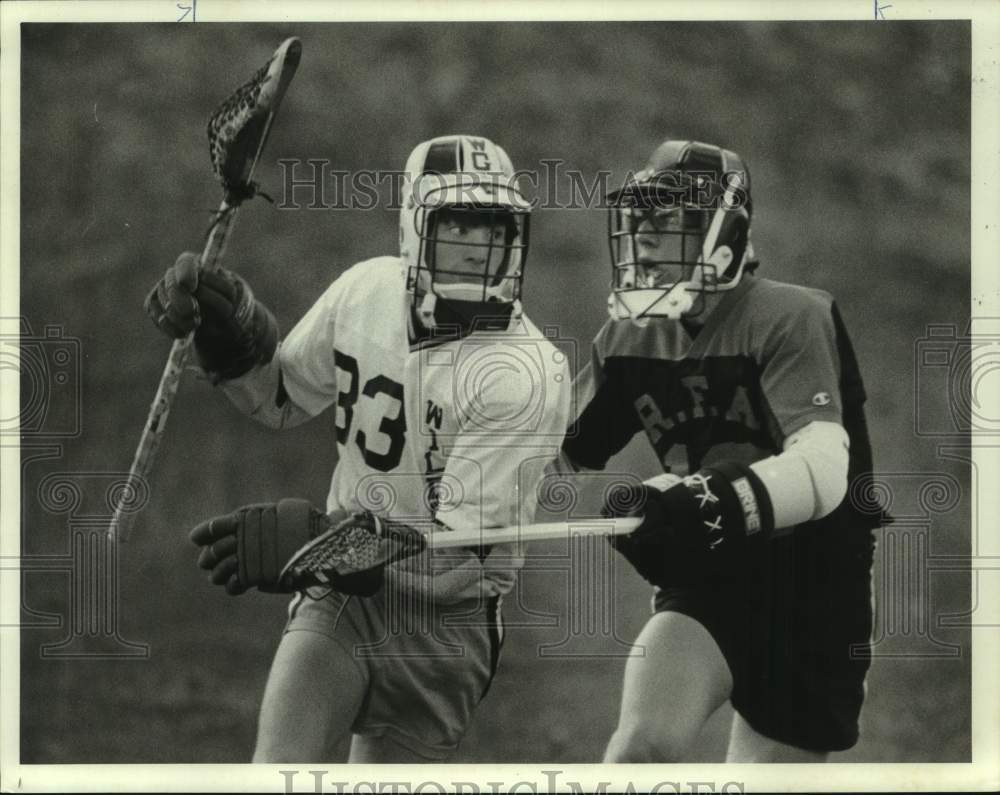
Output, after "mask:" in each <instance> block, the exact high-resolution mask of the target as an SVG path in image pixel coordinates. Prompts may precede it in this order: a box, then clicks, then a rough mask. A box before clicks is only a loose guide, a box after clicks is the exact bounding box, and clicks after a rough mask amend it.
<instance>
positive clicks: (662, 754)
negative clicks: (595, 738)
mask: <svg viewBox="0 0 1000 795" xmlns="http://www.w3.org/2000/svg"><path fill="white" fill-rule="evenodd" d="M693 739H694V738H693V736H692V735H691V733H690V732H688V731H686V730H685V729H684V727H678V726H670V725H653V724H649V723H633V724H629V725H626V726H619V727H618V728H617V729H616V730H615V733H614V734H613V735H612V736H611V741H610V742H609V743H608V750H607V752H606V753H605V756H604V761H605V762H635V763H641V762H681V761H683V760H684V755H685V753H686V752H687V750H688V748H689V747H690V745H691V742H692V740H693Z"/></svg>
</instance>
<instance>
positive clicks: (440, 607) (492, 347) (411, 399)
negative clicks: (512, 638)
mask: <svg viewBox="0 0 1000 795" xmlns="http://www.w3.org/2000/svg"><path fill="white" fill-rule="evenodd" d="M530 210H531V205H530V203H529V202H528V201H527V200H526V199H525V198H524V197H523V195H522V194H521V193H520V191H519V190H518V187H517V182H516V177H515V175H514V168H513V166H512V164H511V161H510V159H509V157H508V156H507V154H506V152H504V150H503V149H501V148H500V147H499V146H497V145H496V144H494V143H493V142H491V141H489V140H487V139H485V138H482V137H477V136H468V135H451V136H446V137H441V138H435V139H433V140H431V141H426V142H424V143H422V144H420V145H419V146H418V147H417V148H416V149H415V150H414V151H413V153H412V154H411V155H410V158H409V160H408V162H407V165H406V174H405V177H404V180H403V195H402V208H401V213H400V255H399V256H398V257H395V256H382V257H375V258H374V259H370V260H367V261H364V262H361V263H358V264H357V265H354V266H353V267H351V268H349V269H348V270H347V271H346V272H344V273H343V274H342V275H341V276H340V277H339V278H337V279H336V280H335V281H334V282H333V283H332V284H331V285H330V287H329V288H328V289H327V290H326V292H325V293H324V294H323V295H322V296H321V297H320V298H319V300H318V301H316V303H315V304H314V305H313V306H312V308H311V309H309V311H308V312H307V313H306V315H305V316H304V317H303V318H302V319H301V320H300V321H299V323H298V324H297V325H296V326H295V328H293V329H292V331H291V332H290V333H289V334H288V336H287V337H285V338H284V339H283V340H282V341H281V342H280V343H279V342H278V340H279V333H278V330H277V324H276V322H275V320H274V319H273V317H272V316H271V314H270V313H269V312H268V311H267V309H266V308H265V307H264V306H263V305H262V304H261V303H260V302H259V301H257V300H256V299H255V298H254V297H253V295H252V293H251V292H250V288H249V287H248V286H247V284H246V282H245V281H244V280H243V279H241V278H240V277H239V276H237V275H236V274H235V273H232V272H229V271H222V272H214V273H208V272H203V273H202V272H199V269H198V263H197V257H196V256H195V255H191V254H185V255H182V256H181V257H180V258H179V259H178V261H177V263H176V264H175V265H174V266H173V267H172V268H170V269H169V270H168V271H167V273H166V275H165V276H164V278H163V279H162V280H161V281H160V282H159V283H158V284H157V286H156V288H155V289H154V290H153V292H152V293H151V294H150V297H149V299H148V300H147V312H148V313H149V314H150V316H151V317H152V318H153V320H154V321H155V322H156V324H157V326H158V327H159V328H161V329H162V330H164V331H165V332H167V333H168V334H170V335H171V336H174V337H179V336H182V335H184V334H186V333H188V332H189V331H190V330H191V329H195V330H196V331H195V339H194V346H195V350H196V352H197V354H198V357H199V361H200V364H201V366H202V368H203V369H204V370H205V371H206V372H207V373H208V374H209V375H210V377H211V378H212V379H213V380H215V381H216V382H217V383H219V384H220V385H221V388H222V390H223V391H225V392H226V394H227V395H228V396H229V397H230V398H231V399H232V401H233V402H234V403H235V404H236V405H237V406H238V407H239V408H240V409H241V410H242V411H243V412H244V413H246V414H248V415H249V416H251V417H253V418H255V419H257V420H259V421H261V422H263V423H265V424H267V425H270V426H273V427H287V426H290V425H294V424H297V423H299V422H302V421H304V420H306V419H309V418H310V417H315V416H316V415H318V414H319V413H320V412H322V411H324V410H325V409H327V408H329V407H330V406H334V405H335V406H336V412H337V418H336V445H337V453H338V463H337V466H336V468H335V470H334V472H333V477H332V482H331V486H330V492H329V496H328V498H327V505H326V513H328V514H329V515H330V516H331V517H334V518H338V517H347V516H349V515H353V518H352V521H355V522H357V523H358V524H359V526H367V527H369V528H370V527H372V526H373V523H375V524H377V522H378V521H379V520H380V519H383V520H384V519H390V520H392V521H394V522H397V523H404V524H406V525H408V526H410V527H416V528H418V529H421V530H424V531H426V532H447V531H448V530H449V529H452V530H458V529H463V530H466V529H470V528H476V529H481V538H482V542H483V543H482V545H481V546H480V547H477V548H475V549H468V548H465V549H460V550H441V551H439V553H437V554H434V555H433V556H432V555H430V554H429V553H423V554H421V555H419V556H416V557H411V558H409V559H406V560H401V561H398V562H396V563H393V564H391V565H390V566H389V567H387V568H386V569H384V570H381V569H379V570H377V571H376V572H374V573H372V574H368V573H366V574H363V575H356V576H353V577H347V578H343V579H340V580H335V581H334V583H333V584H334V588H333V590H330V589H323V590H321V591H316V590H315V589H309V591H308V592H299V593H297V594H296V595H295V596H294V597H293V599H292V602H291V605H290V607H289V620H288V623H287V625H286V627H285V633H284V635H283V637H282V639H281V643H280V645H279V648H278V651H277V654H276V656H275V660H274V662H273V665H272V668H271V672H270V676H269V679H268V683H267V688H266V691H265V694H264V698H263V704H262V706H261V714H260V723H259V727H258V736H257V747H256V751H255V754H254V760H255V761H259V762H285V761H300V762H301V761H334V760H330V753H331V749H332V748H335V747H337V745H338V743H339V742H340V741H341V740H343V739H345V738H346V736H347V735H348V733H352V734H353V738H352V741H351V750H350V755H349V761H351V762H410V761H427V760H440V759H446V758H448V756H449V755H450V753H451V752H452V751H453V750H454V749H455V748H456V746H457V744H458V743H459V741H460V740H461V738H462V736H463V734H464V732H465V731H466V729H467V727H468V725H469V722H470V719H471V716H472V713H473V710H474V709H475V707H476V705H477V704H478V703H479V701H480V700H481V699H482V698H483V696H484V695H485V694H486V691H487V690H488V689H489V686H490V682H491V680H492V677H493V675H494V673H495V670H496V665H497V660H498V655H499V647H500V642H501V640H502V634H503V631H502V625H501V619H500V600H501V598H502V596H503V595H504V594H505V593H507V592H508V591H509V590H510V589H511V588H512V586H513V584H514V581H515V577H516V572H517V570H518V568H519V567H520V565H521V564H522V563H523V557H522V554H523V551H522V550H520V549H519V548H517V547H514V546H511V545H493V546H491V545H490V541H489V539H490V528H491V527H502V526H509V525H513V524H516V523H518V522H526V521H531V518H532V515H533V513H534V510H535V505H536V500H537V496H536V486H537V481H538V479H539V478H540V477H541V474H542V469H543V466H544V464H545V462H546V460H548V459H550V458H551V457H552V456H553V455H554V454H555V453H556V452H557V450H558V447H559V443H560V441H561V439H562V435H563V430H564V428H565V427H566V425H567V422H568V414H569V390H568V384H569V377H568V376H569V374H568V363H567V362H566V361H565V357H562V356H561V355H560V354H559V352H558V351H557V350H556V348H555V346H554V345H553V344H552V343H551V342H550V341H549V340H547V339H546V338H545V336H544V335H543V334H541V333H540V332H539V330H538V329H537V328H536V327H535V326H534V325H533V324H532V323H531V322H530V321H529V320H528V318H527V317H526V316H525V315H524V314H523V312H522V309H521V301H520V298H521V284H522V279H523V275H524V266H525V258H526V254H527V250H528V229H529V219H530ZM333 441H334V440H333V439H331V443H332V442H333ZM325 521H326V517H324V516H323V515H322V512H320V511H318V510H317V509H315V508H312V507H311V506H309V505H308V504H307V503H306V502H305V501H303V500H283V501H281V502H279V503H275V504H263V505H252V506H245V507H244V508H241V509H239V510H237V511H235V512H233V513H231V514H227V515H225V516H220V517H216V518H215V519H213V520H210V521H208V522H204V523H202V524H201V525H199V526H198V527H196V528H195V530H194V531H193V532H192V538H193V539H194V540H195V541H196V542H197V543H198V544H200V545H201V546H202V547H203V549H202V553H201V557H200V559H199V565H201V566H202V568H205V569H208V570H210V571H211V572H212V574H211V579H212V581H213V582H215V583H217V584H219V585H224V586H225V587H226V590H227V591H229V592H230V593H233V594H238V593H242V592H243V591H245V590H246V589H247V588H249V587H252V586H257V587H258V588H260V589H261V590H280V588H279V587H278V576H279V572H280V570H281V568H282V566H283V564H284V562H285V561H286V560H287V559H288V558H289V556H290V555H291V554H292V553H293V552H294V551H295V550H296V549H298V548H299V547H300V546H302V545H303V544H305V543H306V542H307V541H308V540H309V539H310V538H311V537H312V536H314V535H315V534H316V532H317V528H318V527H319V526H320V525H321V524H325ZM441 552H447V553H448V554H447V555H442V554H440V553H441Z"/></svg>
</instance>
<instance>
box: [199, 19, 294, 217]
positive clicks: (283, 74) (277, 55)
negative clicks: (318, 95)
mask: <svg viewBox="0 0 1000 795" xmlns="http://www.w3.org/2000/svg"><path fill="white" fill-rule="evenodd" d="M301 57H302V42H301V41H299V39H298V38H296V37H294V36H293V37H292V38H290V39H286V40H285V41H284V42H282V44H281V46H280V47H278V49H277V50H275V51H274V55H272V56H271V59H270V60H269V61H268V62H267V63H266V64H264V65H263V66H262V67H261V68H260V69H258V70H257V72H256V73H255V74H254V76H253V77H251V78H250V79H249V80H248V81H247V82H246V83H244V84H243V85H241V86H240V87H239V88H237V89H236V91H234V92H233V93H232V95H230V96H229V98H228V99H226V100H225V101H224V102H223V103H222V104H221V105H219V107H218V108H217V109H216V111H215V113H213V114H212V118H210V119H209V120H208V144H209V153H210V154H211V157H212V168H213V169H214V171H215V173H216V176H218V178H219V181H220V182H221V183H222V188H223V190H224V191H225V192H226V202H227V203H228V204H229V205H231V206H236V205H238V204H240V202H242V201H244V200H245V199H249V198H252V197H253V196H255V195H256V194H257V187H256V185H255V184H254V183H253V182H252V180H251V178H252V176H253V171H254V168H255V167H256V165H257V159H258V157H259V156H260V152H261V151H262V150H263V148H264V143H265V142H266V141H267V136H268V133H269V132H270V128H271V122H272V120H273V119H274V114H275V113H276V112H277V110H278V106H279V105H280V104H281V100H282V98H283V97H284V96H285V91H286V90H287V88H288V84H289V83H290V82H291V80H292V77H293V76H294V75H295V70H296V69H297V68H298V65H299V60H300V59H301Z"/></svg>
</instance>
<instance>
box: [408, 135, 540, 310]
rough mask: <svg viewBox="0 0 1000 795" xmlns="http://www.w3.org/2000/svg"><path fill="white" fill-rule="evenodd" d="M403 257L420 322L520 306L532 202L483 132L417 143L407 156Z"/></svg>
mask: <svg viewBox="0 0 1000 795" xmlns="http://www.w3.org/2000/svg"><path fill="white" fill-rule="evenodd" d="M403 191H404V197H403V199H404V200H403V208H402V211H401V213H400V256H401V258H402V260H403V264H404V267H405V268H406V277H407V278H406V284H407V290H408V291H409V293H410V295H411V301H412V305H413V306H414V307H415V308H416V309H417V316H418V318H419V319H420V322H421V323H422V324H423V326H424V327H426V328H428V329H430V328H435V327H437V326H439V325H458V326H460V327H469V328H475V327H476V326H477V325H478V324H480V323H481V322H485V323H486V324H487V326H489V324H490V323H491V322H493V323H495V322H496V321H501V322H502V323H503V325H504V326H506V323H507V322H509V319H510V317H511V316H515V317H517V316H519V315H520V313H521V305H520V298H521V284H522V280H523V277H524V264H525V261H526V258H527V251H528V239H529V214H530V211H531V205H530V203H529V202H528V201H527V200H526V199H525V198H524V197H523V196H522V195H521V193H520V191H519V190H518V188H517V184H516V180H515V176H514V168H513V165H512V164H511V162H510V158H509V157H507V154H506V152H504V151H503V150H502V149H501V148H500V147H498V146H496V145H495V144H493V143H492V142H491V141H488V140H487V139H485V138H478V137H474V136H464V135H453V136H445V137H443V138H435V139H433V140H431V141H426V142H424V143H422V144H420V145H419V146H418V147H417V148H416V149H415V150H414V151H413V153H412V154H411V155H410V159H409V161H408V162H407V167H406V177H405V179H404V183H403Z"/></svg>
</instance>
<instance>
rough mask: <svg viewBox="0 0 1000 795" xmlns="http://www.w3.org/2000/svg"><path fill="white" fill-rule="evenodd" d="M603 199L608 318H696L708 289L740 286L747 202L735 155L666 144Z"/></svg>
mask: <svg viewBox="0 0 1000 795" xmlns="http://www.w3.org/2000/svg"><path fill="white" fill-rule="evenodd" d="M608 198H609V200H610V208H609V215H608V243H609V248H610V254H611V269H612V280H611V288H612V291H611V295H610V296H609V299H608V311H609V313H610V315H611V317H612V318H613V319H615V320H621V319H625V318H629V319H631V320H632V321H633V322H635V323H637V324H638V325H645V324H646V322H648V319H649V318H652V317H665V318H669V319H672V320H677V319H679V318H681V317H694V316H697V315H699V314H701V313H702V312H703V311H704V309H705V305H706V301H705V297H706V295H707V294H711V293H717V292H722V291H725V290H729V289H732V288H733V287H735V286H736V285H737V284H738V283H739V281H740V279H741V277H742V273H743V267H744V265H745V263H746V259H747V257H748V255H749V254H750V248H749V245H748V242H749V241H748V238H749V226H750V223H749V222H750V205H749V174H747V172H746V169H745V167H744V166H743V163H742V161H741V160H740V159H739V157H738V156H737V155H735V154H733V153H732V152H728V151H726V150H722V149H719V148H718V147H715V146H711V145H709V144H698V143H692V142H688V141H667V142H666V143H664V144H662V145H661V146H660V147H659V148H658V149H657V150H656V152H654V153H653V157H652V158H651V159H650V162H649V164H648V165H647V166H646V168H645V169H644V170H643V171H640V172H639V173H638V174H636V175H635V176H634V177H633V178H632V179H631V180H630V181H628V182H626V184H625V186H624V187H623V188H622V189H621V190H619V191H615V192H614V193H612V194H611V195H610V196H609V197H608Z"/></svg>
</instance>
